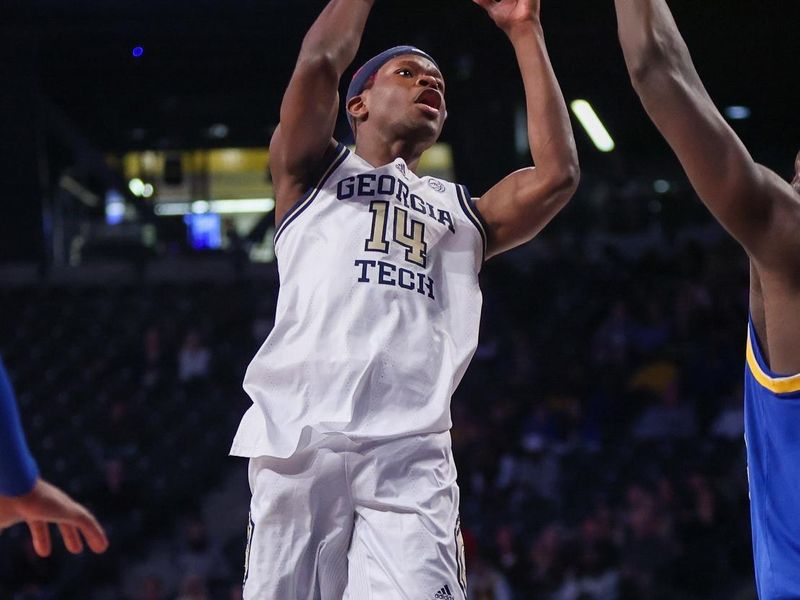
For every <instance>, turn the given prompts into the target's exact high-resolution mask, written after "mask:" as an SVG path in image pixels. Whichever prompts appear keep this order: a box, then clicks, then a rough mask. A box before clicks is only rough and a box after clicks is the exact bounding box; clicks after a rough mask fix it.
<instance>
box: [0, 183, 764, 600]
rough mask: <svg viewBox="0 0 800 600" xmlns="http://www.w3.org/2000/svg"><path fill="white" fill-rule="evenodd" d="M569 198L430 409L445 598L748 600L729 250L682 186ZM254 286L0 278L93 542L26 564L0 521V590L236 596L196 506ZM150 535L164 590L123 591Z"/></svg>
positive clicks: (249, 345)
mask: <svg viewBox="0 0 800 600" xmlns="http://www.w3.org/2000/svg"><path fill="white" fill-rule="evenodd" d="M662 187H663V186H662ZM587 189H588V190H589V191H585V190H587ZM583 190H584V191H582V192H581V193H580V194H581V195H579V197H578V198H577V199H576V200H575V201H573V205H571V206H570V207H569V208H568V210H567V211H566V213H565V214H564V215H562V216H560V217H558V219H557V220H556V221H555V222H554V224H553V225H552V226H551V227H550V228H549V229H548V230H547V231H546V232H545V233H544V234H543V235H542V236H541V237H540V239H538V240H537V241H535V242H534V243H533V244H532V245H531V246H530V247H529V248H525V249H522V250H520V251H518V252H515V253H514V254H512V255H509V256H508V257H506V258H501V259H497V260H493V261H490V262H489V263H487V264H486V265H485V267H484V269H483V271H482V275H481V277H482V279H483V283H482V287H483V290H484V314H483V322H482V329H481V338H480V344H479V347H478V350H477V352H476V355H475V358H474V360H473V362H472V365H471V366H470V368H469V370H468V372H467V375H466V376H465V379H464V381H463V382H462V384H461V386H460V388H459V390H458V391H457V393H456V395H455V397H454V399H453V403H452V413H453V423H454V427H453V432H452V436H453V448H454V454H455V459H456V465H457V467H458V471H459V484H460V487H461V498H462V500H461V502H462V504H461V523H462V528H463V533H464V538H465V546H466V556H467V573H468V589H469V599H470V600H527V599H541V600H628V599H636V600H662V599H663V600H667V599H671V600H672V599H680V600H716V599H720V600H721V599H726V600H751V599H752V598H754V592H753V585H752V564H751V563H752V554H751V548H750V539H749V513H748V511H749V505H748V498H747V483H746V465H745V460H744V442H743V416H742V390H741V382H742V378H743V369H744V344H745V333H746V319H747V281H748V279H747V278H748V270H747V262H746V258H745V256H744V255H743V253H742V252H741V251H740V250H739V249H738V247H737V246H735V245H734V244H733V243H732V242H730V241H728V239H727V237H726V236H725V235H724V233H723V232H722V231H721V230H720V229H719V228H718V227H717V226H715V225H714V224H713V223H712V221H711V219H710V218H709V217H708V216H707V215H705V213H704V212H703V210H702V209H700V208H698V205H697V204H696V201H695V200H693V198H692V197H691V195H690V194H689V193H687V192H681V191H678V192H671V193H667V194H656V193H655V192H653V191H652V190H651V189H647V188H645V187H643V186H641V185H640V186H637V185H634V184H625V185H618V186H610V185H608V184H604V183H602V182H592V181H591V180H589V181H588V182H585V183H584V186H583ZM576 204H577V205H578V206H575V205H576ZM276 293H277V288H276V287H275V285H274V284H272V283H269V282H260V281H250V280H243V281H239V282H237V283H235V284H225V285H211V284H209V285H196V286H186V285H182V286H181V285H160V286H140V287H139V286H137V287H125V286H121V287H104V286H102V285H98V286H89V287H80V288H70V287H46V286H44V287H36V288H22V289H5V288H0V303H1V304H2V312H3V314H4V315H7V316H8V318H7V319H6V320H4V322H3V323H2V324H0V353H2V355H3V357H4V359H5V361H6V364H7V366H8V368H9V371H10V372H11V374H12V376H13V378H14V383H15V387H16V389H17V390H18V393H19V400H20V405H21V410H22V413H23V420H24V421H25V425H26V429H27V431H28V436H29V439H30V443H31V446H32V448H33V451H34V454H35V455H36V456H37V458H38V461H39V463H40V466H41V467H42V470H43V472H44V473H46V474H47V475H48V476H49V477H50V478H51V479H53V480H54V481H55V482H56V483H58V484H60V485H63V486H64V487H65V489H67V490H68V491H69V492H70V493H72V494H74V495H75V496H76V497H79V498H81V499H83V500H85V501H86V502H87V503H88V504H89V505H90V506H92V507H93V508H94V509H96V511H97V514H98V516H99V518H100V519H101V521H102V522H103V523H104V524H105V525H106V526H107V527H108V530H109V536H110V539H111V544H112V547H111V550H110V551H109V553H108V554H106V555H104V556H101V557H95V556H81V557H78V558H74V557H67V556H66V555H65V554H63V553H62V554H57V555H56V556H55V557H53V558H52V559H48V560H41V559H37V558H34V555H33V552H32V550H31V548H30V544H29V543H28V541H27V533H26V532H25V531H24V529H22V528H17V529H14V530H11V531H9V532H6V533H4V534H3V535H2V536H0V597H2V598H6V597H8V598H11V599H14V600H45V599H47V600H50V599H62V598H64V599H71V598H80V599H82V600H85V599H93V598H98V599H101V600H105V599H106V598H108V600H175V599H180V600H217V599H222V600H229V599H230V600H233V599H234V598H238V597H240V594H241V584H240V580H241V565H242V562H243V553H244V535H242V536H241V537H238V538H236V539H210V537H209V533H208V530H207V524H206V523H204V522H203V520H202V518H201V517H199V516H198V515H199V512H198V511H197V508H198V504H197V503H198V500H199V499H201V498H202V497H203V495H204V494H205V493H207V491H208V490H209V489H210V487H212V486H213V485H215V484H217V483H219V482H220V481H221V480H222V479H223V476H224V473H225V472H226V469H229V468H230V465H231V461H233V460H235V459H230V458H227V457H226V452H227V449H228V447H229V443H230V440H231V438H232V434H233V432H234V430H235V427H236V424H237V422H238V419H239V417H240V416H241V414H242V412H243V410H244V409H245V408H246V407H247V406H248V400H247V398H246V396H245V395H244V393H243V392H242V391H241V378H242V375H243V373H244V369H245V366H246V364H247V362H248V361H249V359H250V358H251V356H252V354H253V353H254V351H255V349H256V348H257V347H258V345H259V344H260V343H261V341H262V340H263V339H264V337H265V336H266V334H267V333H268V331H269V330H270V328H271V324H272V314H273V311H274V301H275V296H276ZM178 524H180V527H176V526H177V525H178ZM165 534H169V535H172V536H173V537H174V541H175V543H174V546H175V569H176V572H178V573H180V574H181V577H180V580H179V583H178V584H177V585H169V584H167V583H166V582H164V581H162V580H161V579H159V578H158V577H156V576H152V577H147V578H145V579H144V580H142V581H141V583H140V585H139V586H138V587H137V589H136V590H135V594H134V595H130V592H127V591H125V592H123V590H122V588H121V586H120V581H121V576H122V574H124V572H125V569H126V566H127V565H129V564H130V562H131V561H132V560H134V559H136V558H137V557H140V556H142V555H143V554H144V553H146V552H147V550H148V543H149V541H150V540H152V539H155V538H156V537H158V536H163V535H165ZM100 589H102V590H104V592H103V594H104V595H102V596H101V595H99V592H97V590H100Z"/></svg>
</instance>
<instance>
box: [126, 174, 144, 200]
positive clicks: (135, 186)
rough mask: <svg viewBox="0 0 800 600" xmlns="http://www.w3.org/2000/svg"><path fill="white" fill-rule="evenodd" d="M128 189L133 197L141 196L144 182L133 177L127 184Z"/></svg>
mask: <svg viewBox="0 0 800 600" xmlns="http://www.w3.org/2000/svg"><path fill="white" fill-rule="evenodd" d="M128 189H129V190H130V191H131V194H133V195H134V196H141V195H142V194H143V193H144V181H142V180H141V179H139V178H138V177H134V178H133V179H131V180H130V181H129V182H128Z"/></svg>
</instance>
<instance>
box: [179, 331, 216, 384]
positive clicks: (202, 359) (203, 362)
mask: <svg viewBox="0 0 800 600" xmlns="http://www.w3.org/2000/svg"><path fill="white" fill-rule="evenodd" d="M210 363H211V351H210V350H209V349H208V347H207V346H205V345H204V344H203V343H202V341H201V338H200V334H199V333H197V332H196V331H194V330H191V331H189V333H187V334H186V338H185V339H184V341H183V345H182V346H181V349H180V353H179V355H178V378H179V379H180V380H181V381H183V382H188V381H192V380H194V379H204V378H205V377H207V376H208V371H209V366H210Z"/></svg>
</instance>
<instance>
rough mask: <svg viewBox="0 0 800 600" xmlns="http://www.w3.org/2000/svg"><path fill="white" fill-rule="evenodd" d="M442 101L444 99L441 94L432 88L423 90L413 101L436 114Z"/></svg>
mask: <svg viewBox="0 0 800 600" xmlns="http://www.w3.org/2000/svg"><path fill="white" fill-rule="evenodd" d="M443 102H444V99H443V98H442V95H441V94H440V93H439V92H438V91H436V90H434V89H433V88H428V89H426V90H423V91H422V92H421V93H420V95H419V96H417V99H416V100H415V101H414V103H415V104H418V105H420V106H422V107H425V108H426V109H427V110H428V111H429V112H431V113H435V114H437V115H438V114H439V110H440V109H441V108H442V104H443Z"/></svg>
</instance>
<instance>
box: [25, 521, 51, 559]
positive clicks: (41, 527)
mask: <svg viewBox="0 0 800 600" xmlns="http://www.w3.org/2000/svg"><path fill="white" fill-rule="evenodd" d="M28 529H30V530H31V539H32V540H33V549H34V550H35V551H36V554H38V555H39V556H41V557H42V558H44V557H45V556H50V551H51V550H52V545H51V543H50V529H49V528H48V526H47V523H46V522H45V521H28Z"/></svg>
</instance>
